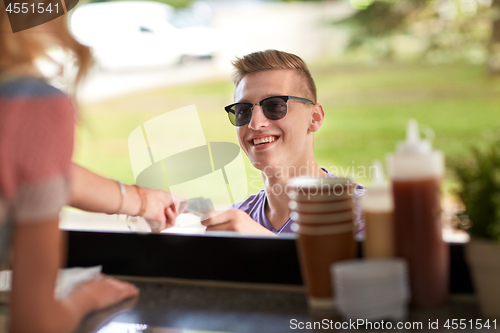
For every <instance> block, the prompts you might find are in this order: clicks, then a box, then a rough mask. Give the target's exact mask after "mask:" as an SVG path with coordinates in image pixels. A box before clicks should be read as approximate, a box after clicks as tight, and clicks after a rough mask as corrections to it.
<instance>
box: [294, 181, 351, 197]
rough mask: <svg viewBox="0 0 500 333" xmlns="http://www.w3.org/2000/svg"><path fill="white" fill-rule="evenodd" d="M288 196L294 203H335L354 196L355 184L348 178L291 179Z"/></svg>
mask: <svg viewBox="0 0 500 333" xmlns="http://www.w3.org/2000/svg"><path fill="white" fill-rule="evenodd" d="M287 187H288V190H287V193H288V196H289V198H290V199H291V200H294V201H296V202H299V203H300V202H306V203H307V202H310V203H311V202H335V201H339V200H346V199H349V198H352V197H353V196H354V191H355V188H356V184H355V183H354V182H353V181H352V180H351V179H349V178H329V177H323V178H314V177H311V178H308V177H298V178H292V179H291V180H290V181H289V182H288V186H287Z"/></svg>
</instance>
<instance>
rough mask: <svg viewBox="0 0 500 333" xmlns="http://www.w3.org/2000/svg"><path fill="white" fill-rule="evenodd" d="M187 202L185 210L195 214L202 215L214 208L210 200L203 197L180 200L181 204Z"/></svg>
mask: <svg viewBox="0 0 500 333" xmlns="http://www.w3.org/2000/svg"><path fill="white" fill-rule="evenodd" d="M184 203H187V205H188V206H187V208H186V212H188V213H191V214H194V215H196V216H199V217H202V216H203V215H205V214H206V213H209V212H211V211H212V210H214V205H213V204H212V200H210V199H205V198H203V197H199V198H193V199H189V200H185V201H181V204H184Z"/></svg>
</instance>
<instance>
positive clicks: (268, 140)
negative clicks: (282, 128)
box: [248, 134, 280, 147]
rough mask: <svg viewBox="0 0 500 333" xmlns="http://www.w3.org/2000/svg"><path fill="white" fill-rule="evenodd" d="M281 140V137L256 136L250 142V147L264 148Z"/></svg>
mask: <svg viewBox="0 0 500 333" xmlns="http://www.w3.org/2000/svg"><path fill="white" fill-rule="evenodd" d="M279 138H280V136H279V135H269V134H268V135H255V136H252V137H251V138H250V140H248V142H249V143H250V145H252V146H253V147H263V146H268V145H270V144H272V143H273V142H275V141H276V140H278V139H279Z"/></svg>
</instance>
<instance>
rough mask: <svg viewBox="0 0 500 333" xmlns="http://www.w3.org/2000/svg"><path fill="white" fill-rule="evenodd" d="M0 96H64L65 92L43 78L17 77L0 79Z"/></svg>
mask: <svg viewBox="0 0 500 333" xmlns="http://www.w3.org/2000/svg"><path fill="white" fill-rule="evenodd" d="M0 97H3V98H30V97H32V98H36V97H63V98H64V97H66V94H65V93H64V92H62V91H61V90H59V89H57V88H56V87H54V86H52V85H50V84H49V83H47V82H46V81H45V80H43V79H41V78H36V77H28V76H25V77H17V78H11V79H6V80H0Z"/></svg>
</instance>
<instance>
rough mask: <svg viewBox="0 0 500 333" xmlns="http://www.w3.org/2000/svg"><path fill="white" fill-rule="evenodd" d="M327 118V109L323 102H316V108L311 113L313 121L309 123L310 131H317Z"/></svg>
mask: <svg viewBox="0 0 500 333" xmlns="http://www.w3.org/2000/svg"><path fill="white" fill-rule="evenodd" d="M324 119H325V111H324V110H323V106H322V105H321V104H314V109H313V112H312V114H311V121H310V123H309V128H308V131H309V132H316V131H317V130H319V129H320V128H321V125H322V124H323V120H324Z"/></svg>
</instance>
